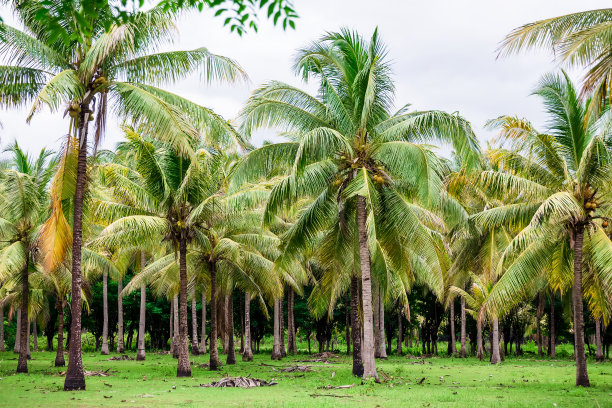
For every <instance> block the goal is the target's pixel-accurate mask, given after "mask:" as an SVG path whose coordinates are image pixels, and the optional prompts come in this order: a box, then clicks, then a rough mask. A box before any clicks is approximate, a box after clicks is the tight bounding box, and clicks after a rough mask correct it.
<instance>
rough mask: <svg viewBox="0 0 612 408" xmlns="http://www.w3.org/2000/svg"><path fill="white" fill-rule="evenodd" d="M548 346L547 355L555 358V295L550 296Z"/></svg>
mask: <svg viewBox="0 0 612 408" xmlns="http://www.w3.org/2000/svg"><path fill="white" fill-rule="evenodd" d="M549 326H550V345H549V346H548V355H549V356H551V357H553V358H554V357H556V356H557V351H556V350H557V335H556V334H555V294H554V293H553V294H551V296H550V325H549Z"/></svg>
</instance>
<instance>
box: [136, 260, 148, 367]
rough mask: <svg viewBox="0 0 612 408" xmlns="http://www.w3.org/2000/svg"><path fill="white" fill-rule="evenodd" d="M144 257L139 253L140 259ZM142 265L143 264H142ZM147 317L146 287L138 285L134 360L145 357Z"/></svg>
mask: <svg viewBox="0 0 612 408" xmlns="http://www.w3.org/2000/svg"><path fill="white" fill-rule="evenodd" d="M142 258H144V256H143V255H141V259H142ZM142 265H144V264H142ZM146 318H147V287H146V286H145V285H144V284H142V285H140V316H139V320H138V351H137V352H136V360H139V361H143V360H144V359H145V358H146V350H145V328H146V326H145V324H146Z"/></svg>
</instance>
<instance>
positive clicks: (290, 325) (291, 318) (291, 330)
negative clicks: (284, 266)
mask: <svg viewBox="0 0 612 408" xmlns="http://www.w3.org/2000/svg"><path fill="white" fill-rule="evenodd" d="M294 303H295V292H294V291H293V288H292V287H291V286H289V293H288V294H287V347H288V350H287V351H288V352H289V353H290V354H295V353H297V344H296V341H295V314H294V311H293V308H294ZM346 341H347V344H350V341H349V340H348V337H347V340H346ZM349 347H350V346H349Z"/></svg>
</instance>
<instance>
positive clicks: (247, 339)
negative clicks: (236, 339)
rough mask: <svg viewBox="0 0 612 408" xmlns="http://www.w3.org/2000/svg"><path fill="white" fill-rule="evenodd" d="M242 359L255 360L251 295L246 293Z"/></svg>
mask: <svg viewBox="0 0 612 408" xmlns="http://www.w3.org/2000/svg"><path fill="white" fill-rule="evenodd" d="M242 361H253V350H252V349H251V295H250V294H249V293H245V294H244V352H243V353H242Z"/></svg>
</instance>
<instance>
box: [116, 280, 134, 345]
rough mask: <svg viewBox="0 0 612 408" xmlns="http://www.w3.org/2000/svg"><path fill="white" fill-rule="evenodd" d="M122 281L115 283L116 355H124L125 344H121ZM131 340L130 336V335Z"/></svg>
mask: <svg viewBox="0 0 612 408" xmlns="http://www.w3.org/2000/svg"><path fill="white" fill-rule="evenodd" d="M122 290H123V279H122V278H119V280H118V281H117V353H125V343H124V342H123V297H122V296H121V291H122ZM130 338H131V335H130Z"/></svg>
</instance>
